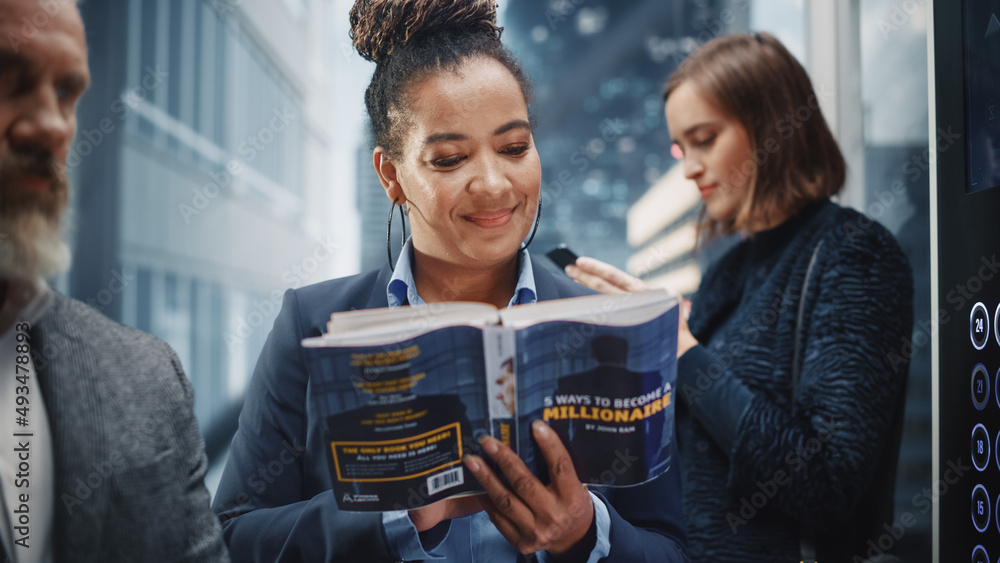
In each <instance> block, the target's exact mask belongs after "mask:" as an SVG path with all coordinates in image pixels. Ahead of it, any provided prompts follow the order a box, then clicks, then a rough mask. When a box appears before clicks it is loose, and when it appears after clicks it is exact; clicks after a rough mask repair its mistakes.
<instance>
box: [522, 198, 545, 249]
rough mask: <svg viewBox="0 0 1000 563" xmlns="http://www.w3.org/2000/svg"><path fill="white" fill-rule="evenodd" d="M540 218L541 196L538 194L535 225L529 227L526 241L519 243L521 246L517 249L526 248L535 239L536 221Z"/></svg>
mask: <svg viewBox="0 0 1000 563" xmlns="http://www.w3.org/2000/svg"><path fill="white" fill-rule="evenodd" d="M541 218H542V196H541V195H539V196H538V209H536V210H535V226H534V227H532V228H531V236H529V237H528V242H525V243H521V248H520V249H519V250H527V249H528V246H529V245H530V244H531V241H533V240H535V233H536V232H537V231H538V221H540V220H541Z"/></svg>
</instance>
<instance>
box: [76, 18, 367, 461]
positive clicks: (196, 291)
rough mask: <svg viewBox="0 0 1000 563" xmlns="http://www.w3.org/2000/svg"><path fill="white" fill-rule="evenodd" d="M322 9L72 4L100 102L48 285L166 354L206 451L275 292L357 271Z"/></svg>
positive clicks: (89, 115)
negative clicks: (337, 174) (346, 220)
mask: <svg viewBox="0 0 1000 563" xmlns="http://www.w3.org/2000/svg"><path fill="white" fill-rule="evenodd" d="M326 8H327V2H324V1H320V0H282V1H277V0H274V1H270V0H269V1H249V0H248V1H243V0H169V1H168V0H129V1H125V2H110V1H102V0H90V1H88V2H85V3H82V4H81V11H82V13H83V16H84V20H85V23H86V26H87V39H88V43H89V49H90V65H91V72H92V75H93V77H92V83H93V87H92V89H91V90H90V91H89V92H88V93H87V94H86V96H85V98H84V99H83V100H82V102H81V104H80V107H79V132H78V135H77V138H76V142H75V144H74V146H73V148H72V151H71V154H70V157H69V161H68V165H69V170H70V173H71V177H72V185H73V190H72V193H73V201H72V209H73V211H74V217H75V225H74V233H73V235H74V236H73V246H74V250H73V258H74V260H73V267H72V270H71V271H70V273H69V274H68V276H65V277H64V278H63V279H62V280H60V282H59V283H60V285H61V288H62V289H63V290H65V291H67V292H68V293H69V294H71V295H72V296H74V297H77V298H79V299H81V300H83V301H85V302H88V303H90V304H91V305H93V306H95V307H96V308H97V309H99V310H101V311H102V312H104V314H106V315H107V316H109V317H111V318H113V319H116V320H119V321H121V322H123V323H125V324H128V325H132V326H135V327H138V328H140V329H142V330H145V331H148V332H151V333H153V334H155V335H157V336H159V337H161V338H163V339H164V340H166V341H167V342H168V343H169V344H170V345H171V346H172V347H173V348H174V349H175V350H176V351H177V354H178V356H179V357H180V360H181V362H182V364H183V365H184V367H185V370H186V371H187V373H188V375H189V377H190V378H191V381H192V383H193V386H194V391H195V396H196V401H195V410H196V414H197V416H198V419H199V421H200V423H201V426H202V429H203V431H205V433H206V435H207V436H212V435H213V434H212V432H211V429H212V423H213V422H214V421H215V420H216V419H220V420H221V419H226V421H227V423H226V424H224V425H223V426H224V427H226V428H228V429H229V430H230V431H231V429H232V424H233V423H234V422H235V418H234V410H235V409H238V407H239V404H240V403H241V402H242V397H243V392H244V390H245V387H246V384H247V381H248V380H249V377H250V374H251V373H252V370H253V366H254V364H255V363H256V360H257V356H258V354H259V351H260V348H261V346H262V344H263V342H264V340H265V338H266V337H267V334H268V332H269V331H270V328H271V323H272V322H273V319H274V317H275V315H276V314H277V311H278V309H279V308H280V306H281V296H282V293H283V291H284V289H286V288H288V287H298V286H301V285H303V284H305V283H308V282H310V281H317V280H320V279H324V278H328V277H331V273H332V272H334V271H335V270H337V269H338V268H340V269H345V268H353V267H354V264H353V259H352V258H353V257H352V256H351V255H349V254H348V255H345V254H344V253H342V252H341V249H340V247H341V246H342V244H341V241H342V239H343V236H342V234H341V233H340V232H338V231H337V228H336V225H337V224H336V222H335V221H333V222H331V221H330V217H331V216H333V215H334V213H333V212H334V210H335V208H334V206H333V204H332V197H333V195H332V194H330V193H327V192H326V190H325V181H326V178H327V177H328V176H329V170H328V167H329V162H330V159H329V158H328V155H329V152H330V138H331V137H332V136H333V131H332V129H333V127H332V126H333V120H332V119H331V118H330V116H329V112H328V104H327V103H326V100H327V99H328V98H330V97H331V91H332V89H333V81H332V79H331V77H330V70H329V68H330V63H329V60H328V58H329V57H328V56H327V54H328V53H331V49H329V48H327V46H326V44H325V42H324V41H325V39H324V37H325V30H324V22H325V21H326V19H327V18H330V17H333V16H334V15H333V14H332V13H331V12H329V11H328V10H327V9H326ZM307 13H308V16H307ZM337 15H340V14H337ZM345 256H346V258H345ZM345 262H349V263H347V264H344V263H345ZM230 437H231V434H229V435H225V436H223V437H220V440H219V441H218V442H219V443H220V444H221V443H224V444H228V441H229V438H230ZM209 447H210V454H213V457H215V456H214V454H215V453H216V452H217V451H218V448H219V447H220V446H219V444H213V443H210V444H209ZM222 447H224V446H222Z"/></svg>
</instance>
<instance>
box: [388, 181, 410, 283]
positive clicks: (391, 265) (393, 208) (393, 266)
mask: <svg viewBox="0 0 1000 563" xmlns="http://www.w3.org/2000/svg"><path fill="white" fill-rule="evenodd" d="M397 201H399V198H398V197H397V198H396V199H394V200H392V205H390V206H389V226H388V227H386V229H385V252H386V254H388V255H389V269H390V270H391V271H393V272H395V271H396V264H395V262H393V261H392V244H390V242H389V238H390V237H392V214H393V212H394V211H396V202H397ZM399 220H400V222H401V223H402V224H403V238H402V239H401V242H400V250H402V247H403V246H406V216H405V215H404V214H403V206H402V205H400V206H399Z"/></svg>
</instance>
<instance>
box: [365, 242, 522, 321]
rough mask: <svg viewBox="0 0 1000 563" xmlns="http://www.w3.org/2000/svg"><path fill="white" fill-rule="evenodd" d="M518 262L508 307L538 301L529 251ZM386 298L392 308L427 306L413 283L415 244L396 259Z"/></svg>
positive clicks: (407, 246) (408, 243) (405, 246)
mask: <svg viewBox="0 0 1000 563" xmlns="http://www.w3.org/2000/svg"><path fill="white" fill-rule="evenodd" d="M517 258H518V260H517V285H516V286H514V295H513V296H511V298H510V303H508V304H507V306H508V307H513V306H515V305H527V304H528V303H535V302H536V301H538V295H537V292H536V291H535V274H534V271H533V270H532V269H531V257H530V256H528V251H527V249H525V250H520V251H518V257H517ZM385 293H386V298H387V299H388V301H389V306H390V307H400V306H403V305H426V302H424V300H423V299H421V297H420V296H419V295H417V286H416V284H415V283H414V281H413V242H412V240H411V239H407V240H406V244H405V245H403V251H402V252H400V253H399V258H397V259H396V268H395V269H394V270H393V271H392V277H391V278H390V279H389V285H387V286H386V288H385Z"/></svg>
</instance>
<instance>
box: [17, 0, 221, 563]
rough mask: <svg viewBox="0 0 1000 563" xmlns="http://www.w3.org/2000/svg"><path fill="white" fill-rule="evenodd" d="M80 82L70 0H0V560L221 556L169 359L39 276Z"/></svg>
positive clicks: (63, 184) (198, 453)
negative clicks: (28, 27) (42, 21)
mask: <svg viewBox="0 0 1000 563" xmlns="http://www.w3.org/2000/svg"><path fill="white" fill-rule="evenodd" d="M41 14H44V15H46V16H47V17H46V18H45V19H46V20H47V23H46V24H45V25H39V26H37V27H34V28H33V29H34V32H33V33H31V34H30V36H28V35H25V34H24V30H25V25H26V24H25V23H24V22H31V21H38V20H39V16H40V15H41ZM33 18H34V19H33ZM89 80H90V75H89V71H88V68H87V46H86V39H85V35H84V28H83V21H82V20H81V17H80V13H79V11H78V9H77V7H76V4H75V2H74V0H42V1H39V0H0V508H2V510H0V540H2V541H0V547H2V549H0V561H14V562H17V563H29V562H63V561H95V562H96V561H102V562H107V561H122V562H125V561H129V562H131V561H225V560H228V555H227V553H226V549H225V546H224V544H223V543H222V540H221V536H220V530H219V524H218V521H217V520H216V518H215V516H214V515H213V514H212V512H211V511H210V509H209V495H208V491H207V490H206V489H205V486H204V475H205V471H206V465H207V461H206V457H205V452H204V444H203V441H202V438H201V435H200V434H199V433H198V426H197V422H196V420H195V418H194V413H193V410H192V404H193V397H192V391H191V386H190V383H189V382H188V380H187V378H186V377H185V375H184V373H183V371H182V369H181V366H180V362H179V361H178V359H177V356H176V355H175V354H174V352H173V351H172V350H171V349H170V348H169V347H168V346H167V345H166V344H164V343H163V342H161V341H159V340H157V339H156V338H154V337H152V336H150V335H148V334H145V333H142V332H140V331H138V330H135V329H131V328H128V327H124V326H122V325H119V324H117V323H115V322H113V321H111V320H109V319H107V318H105V317H103V316H102V315H101V314H100V313H98V312H97V311H95V310H93V309H91V308H90V307H88V306H86V305H84V304H83V303H81V302H79V301H76V300H74V299H70V298H68V297H66V296H63V295H60V294H58V293H56V292H54V291H52V290H51V289H50V288H49V286H48V284H47V283H46V281H45V280H46V278H49V277H51V276H53V275H56V274H58V273H60V272H62V271H64V270H65V269H66V268H67V266H68V264H69V256H70V252H69V249H68V247H67V245H66V243H65V242H63V239H62V234H61V229H60V225H61V222H62V219H63V213H64V211H65V209H66V205H67V200H68V186H67V180H66V175H65V162H66V156H67V153H68V151H69V147H70V144H71V143H72V140H73V135H74V134H75V132H76V104H77V100H78V99H79V98H80V96H81V95H82V94H83V92H84V91H85V90H86V88H87V85H88V83H89ZM81 244H86V241H81Z"/></svg>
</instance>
